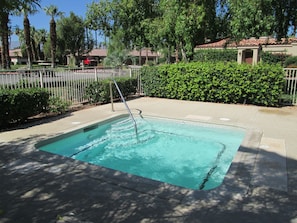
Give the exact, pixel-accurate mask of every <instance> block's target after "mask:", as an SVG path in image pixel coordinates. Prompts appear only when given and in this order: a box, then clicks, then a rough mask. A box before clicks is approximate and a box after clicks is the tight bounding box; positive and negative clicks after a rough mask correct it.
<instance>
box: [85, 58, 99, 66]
mask: <svg viewBox="0 0 297 223" xmlns="http://www.w3.org/2000/svg"><path fill="white" fill-rule="evenodd" d="M97 64H98V62H97V60H95V59H94V58H92V57H87V58H85V59H84V60H83V65H84V66H97Z"/></svg>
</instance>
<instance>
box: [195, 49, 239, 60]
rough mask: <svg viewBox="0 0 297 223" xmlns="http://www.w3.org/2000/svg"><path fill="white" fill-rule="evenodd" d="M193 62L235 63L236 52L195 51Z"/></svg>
mask: <svg viewBox="0 0 297 223" xmlns="http://www.w3.org/2000/svg"><path fill="white" fill-rule="evenodd" d="M193 61H195V62H198V61H200V62H209V61H212V62H219V61H225V62H226V61H237V50H232V49H223V50H211V49H208V50H197V51H196V52H195V53H194V58H193Z"/></svg>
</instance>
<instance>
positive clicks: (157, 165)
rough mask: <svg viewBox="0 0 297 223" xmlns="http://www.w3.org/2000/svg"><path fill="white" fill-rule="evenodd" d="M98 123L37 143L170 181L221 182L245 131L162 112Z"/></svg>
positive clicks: (208, 185) (188, 184)
mask: <svg viewBox="0 0 297 223" xmlns="http://www.w3.org/2000/svg"><path fill="white" fill-rule="evenodd" d="M136 123H137V128H136V129H135V126H134V123H133V121H132V120H131V119H130V118H127V117H125V118H119V119H117V120H111V121H108V122H103V123H98V124H96V125H92V126H89V127H87V128H84V129H81V130H80V131H75V132H73V133H70V134H67V135H62V136H59V137H58V138H56V139H51V140H49V141H45V142H42V143H40V144H39V145H37V148H38V149H40V150H43V151H47V152H50V153H54V154H59V155H62V156H67V157H71V158H73V159H77V160H81V161H84V162H88V163H91V164H95V165H99V166H103V167H107V168H111V169H114V170H119V171H122V172H126V173H130V174H133V175H137V176H142V177H145V178H149V179H153V180H157V181H162V182H166V183H169V184H173V185H177V186H181V187H185V188H190V189H198V190H199V189H200V190H207V189H213V188H215V187H217V186H219V185H220V184H221V183H222V181H223V179H224V177H225V175H226V173H227V171H228V169H229V167H230V165H231V163H232V160H233V157H234V155H235V153H236V152H237V150H238V148H239V146H240V143H241V141H242V140H243V137H244V134H245V132H244V131H243V130H242V129H239V128H233V127H226V126H217V125H208V124H201V123H200V124H199V123H193V122H186V121H180V120H168V119H160V118H152V117H145V118H140V117H139V118H136Z"/></svg>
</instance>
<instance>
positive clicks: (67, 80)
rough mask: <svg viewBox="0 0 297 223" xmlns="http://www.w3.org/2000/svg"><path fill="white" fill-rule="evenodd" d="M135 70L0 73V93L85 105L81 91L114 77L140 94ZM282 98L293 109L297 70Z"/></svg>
mask: <svg viewBox="0 0 297 223" xmlns="http://www.w3.org/2000/svg"><path fill="white" fill-rule="evenodd" d="M139 71H140V70H139V68H129V69H121V70H119V69H98V68H89V69H69V70H65V69H63V70H59V69H56V70H54V71H53V70H49V69H43V70H30V71H29V70H17V71H0V89H1V88H6V89H16V88H31V87H41V88H46V89H48V91H49V92H50V93H51V95H53V96H56V97H60V98H63V99H64V100H67V101H71V102H72V103H73V104H76V103H84V102H87V98H86V97H85V89H86V86H88V85H89V84H90V83H92V82H93V81H94V80H98V79H103V78H111V77H116V76H130V77H137V79H138V81H137V83H138V86H137V92H138V93H139V94H143V90H142V83H141V76H140V72H139ZM284 71H285V80H286V85H285V89H284V93H285V95H287V97H288V98H289V99H288V100H290V102H291V103H292V104H294V105H297V68H285V69H284Z"/></svg>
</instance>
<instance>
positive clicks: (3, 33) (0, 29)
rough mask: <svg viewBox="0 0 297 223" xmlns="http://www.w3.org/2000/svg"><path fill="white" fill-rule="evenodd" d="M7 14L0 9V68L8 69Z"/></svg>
mask: <svg viewBox="0 0 297 223" xmlns="http://www.w3.org/2000/svg"><path fill="white" fill-rule="evenodd" d="M8 22H9V13H6V12H5V11H3V8H1V9H0V39H1V67H2V68H4V69H6V68H8V69H10V57H9V41H8V37H9V27H8Z"/></svg>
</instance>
